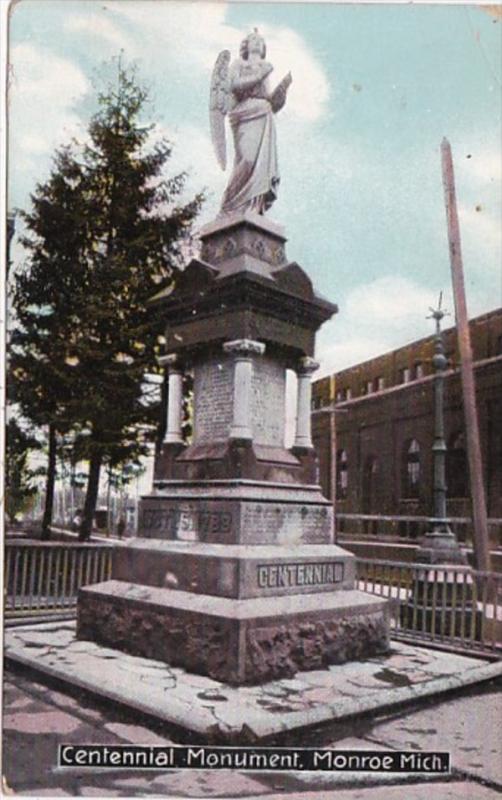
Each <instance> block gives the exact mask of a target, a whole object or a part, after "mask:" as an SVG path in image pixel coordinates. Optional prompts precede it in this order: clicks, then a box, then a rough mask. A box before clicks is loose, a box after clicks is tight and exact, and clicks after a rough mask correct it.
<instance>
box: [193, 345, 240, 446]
mask: <svg viewBox="0 0 502 800" xmlns="http://www.w3.org/2000/svg"><path fill="white" fill-rule="evenodd" d="M232 411H233V359H232V358H231V357H230V356H229V355H227V354H226V353H223V352H221V353H220V354H218V356H216V355H213V356H210V357H206V359H204V361H196V362H195V364H194V436H193V443H194V444H200V443H203V442H214V441H218V440H224V439H228V433H229V430H230V425H231V423H232Z"/></svg>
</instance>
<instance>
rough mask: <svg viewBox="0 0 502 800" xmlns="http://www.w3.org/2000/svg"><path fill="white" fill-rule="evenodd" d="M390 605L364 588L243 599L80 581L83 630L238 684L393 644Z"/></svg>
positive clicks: (324, 664) (84, 633) (127, 649)
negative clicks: (364, 590) (329, 592)
mask: <svg viewBox="0 0 502 800" xmlns="http://www.w3.org/2000/svg"><path fill="white" fill-rule="evenodd" d="M387 615H388V604H387V603H386V601H384V600H381V599H380V598H376V597H371V596H369V595H367V594H364V593H363V592H359V591H350V590H349V591H339V592H336V593H333V594H331V595H326V594H322V595H320V594H312V595H303V596H302V595H300V596H286V597H269V598H251V599H245V600H234V599H228V598H223V597H210V596H207V595H194V594H190V593H187V592H182V591H176V590H171V589H159V588H156V587H148V586H138V585H137V584H136V585H135V584H131V583H126V582H122V581H114V580H111V581H107V582H106V583H102V584H95V585H93V586H87V587H85V588H84V589H81V590H80V595H79V604H78V618H77V636H78V638H80V639H90V640H92V641H94V642H97V643H98V644H101V645H105V646H108V647H112V648H118V649H120V650H123V651H125V652H128V653H131V654H133V655H139V656H143V657H146V658H155V659H158V660H160V661H164V662H165V663H168V664H170V665H171V666H173V667H183V668H185V669H187V670H188V671H190V672H193V673H197V674H201V675H207V676H209V677H210V678H213V679H215V680H218V681H223V682H225V683H228V684H230V685H241V684H259V683H263V682H264V681H267V680H272V679H276V678H284V677H292V676H293V675H295V673H296V672H298V671H299V670H313V669H321V668H324V667H327V666H328V665H330V664H337V663H343V662H345V661H350V660H354V659H361V658H367V657H370V656H373V655H376V654H379V653H384V652H386V651H387V650H388V647H389V636H388V629H389V628H388V617H387Z"/></svg>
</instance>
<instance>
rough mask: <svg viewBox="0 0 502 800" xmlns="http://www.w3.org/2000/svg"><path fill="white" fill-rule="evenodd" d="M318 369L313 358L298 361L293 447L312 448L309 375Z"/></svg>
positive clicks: (307, 357)
mask: <svg viewBox="0 0 502 800" xmlns="http://www.w3.org/2000/svg"><path fill="white" fill-rule="evenodd" d="M317 369H319V364H318V363H317V361H314V359H313V358H309V356H305V358H302V360H301V361H300V365H299V367H298V369H297V370H296V374H297V376H298V392H297V400H296V402H297V405H296V436H295V441H294V443H293V447H303V448H312V447H313V445H312V432H311V421H310V414H311V408H310V405H311V394H312V387H311V383H310V380H311V375H312V373H313V372H315V371H316V370H317Z"/></svg>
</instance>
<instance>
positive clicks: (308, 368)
mask: <svg viewBox="0 0 502 800" xmlns="http://www.w3.org/2000/svg"><path fill="white" fill-rule="evenodd" d="M318 369H319V362H318V361H316V360H315V359H314V358H310V356H305V358H301V359H300V362H299V364H298V367H297V370H296V372H297V374H298V375H312V373H313V372H316V371H317V370H318Z"/></svg>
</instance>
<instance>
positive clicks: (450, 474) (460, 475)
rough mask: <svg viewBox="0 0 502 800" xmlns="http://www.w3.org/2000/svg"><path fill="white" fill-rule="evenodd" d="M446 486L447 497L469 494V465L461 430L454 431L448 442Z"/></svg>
mask: <svg viewBox="0 0 502 800" xmlns="http://www.w3.org/2000/svg"><path fill="white" fill-rule="evenodd" d="M446 488H447V494H448V497H467V496H468V494H469V466H468V463H467V453H466V449H465V437H464V434H463V432H462V431H457V432H456V433H454V434H453V435H452V436H451V437H450V440H449V442H448V449H447V451H446Z"/></svg>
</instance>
